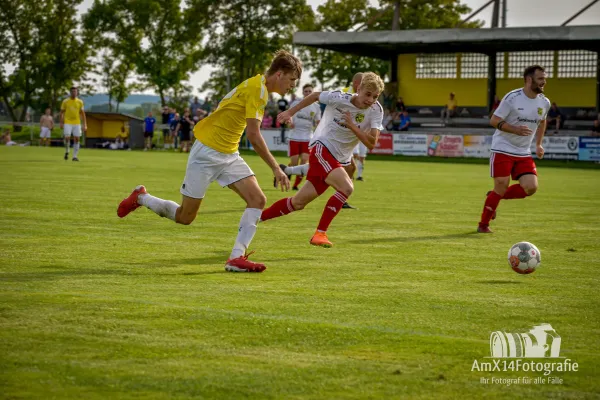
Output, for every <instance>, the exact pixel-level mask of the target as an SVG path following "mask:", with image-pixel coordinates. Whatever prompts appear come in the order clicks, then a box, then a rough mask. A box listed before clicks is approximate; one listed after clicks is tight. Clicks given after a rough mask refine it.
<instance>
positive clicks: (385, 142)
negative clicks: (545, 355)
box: [369, 133, 394, 155]
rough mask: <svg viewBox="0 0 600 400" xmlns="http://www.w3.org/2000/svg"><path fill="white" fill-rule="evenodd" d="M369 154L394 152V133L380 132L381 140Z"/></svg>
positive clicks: (390, 153) (389, 153)
mask: <svg viewBox="0 0 600 400" xmlns="http://www.w3.org/2000/svg"><path fill="white" fill-rule="evenodd" d="M369 154H388V155H392V154H394V135H393V134H391V133H381V134H379V141H378V142H377V145H376V146H375V148H374V149H373V150H370V151H369Z"/></svg>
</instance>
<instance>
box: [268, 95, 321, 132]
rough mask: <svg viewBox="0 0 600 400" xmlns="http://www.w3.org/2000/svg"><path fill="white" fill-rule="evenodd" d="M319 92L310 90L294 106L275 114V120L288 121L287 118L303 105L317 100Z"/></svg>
mask: <svg viewBox="0 0 600 400" xmlns="http://www.w3.org/2000/svg"><path fill="white" fill-rule="evenodd" d="M320 94H321V92H312V93H311V94H309V95H308V96H306V97H305V98H303V99H302V101H300V102H299V103H298V104H296V105H295V106H294V107H292V108H290V109H289V110H285V111H282V112H280V113H279V114H277V121H278V122H279V123H280V124H283V123H287V122H289V120H290V119H291V118H292V117H293V116H294V115H295V114H296V113H297V112H298V111H300V110H302V109H303V108H304V107H306V106H309V105H311V104H312V103H314V102H315V101H317V100H319V95H320Z"/></svg>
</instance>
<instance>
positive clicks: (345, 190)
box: [340, 186, 354, 198]
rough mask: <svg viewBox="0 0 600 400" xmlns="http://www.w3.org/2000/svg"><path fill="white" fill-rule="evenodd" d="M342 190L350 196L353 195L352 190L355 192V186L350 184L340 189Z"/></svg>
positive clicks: (345, 194)
mask: <svg viewBox="0 0 600 400" xmlns="http://www.w3.org/2000/svg"><path fill="white" fill-rule="evenodd" d="M340 192H341V193H342V194H343V195H344V196H346V197H347V198H348V197H350V196H351V195H352V192H354V188H353V187H352V186H348V187H345V188H343V189H342V190H340Z"/></svg>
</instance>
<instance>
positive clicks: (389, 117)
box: [382, 108, 392, 131]
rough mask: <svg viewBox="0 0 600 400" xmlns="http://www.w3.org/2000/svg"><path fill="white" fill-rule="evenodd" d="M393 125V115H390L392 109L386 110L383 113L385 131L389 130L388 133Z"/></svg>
mask: <svg viewBox="0 0 600 400" xmlns="http://www.w3.org/2000/svg"><path fill="white" fill-rule="evenodd" d="M391 123H392V114H391V113H390V109H389V108H386V109H384V111H383V123H382V125H383V129H387V130H388V131H389V130H391Z"/></svg>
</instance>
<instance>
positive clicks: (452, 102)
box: [442, 92, 458, 123]
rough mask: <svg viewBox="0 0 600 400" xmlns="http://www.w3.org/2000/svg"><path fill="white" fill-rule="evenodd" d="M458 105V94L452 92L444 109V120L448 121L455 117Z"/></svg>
mask: <svg viewBox="0 0 600 400" xmlns="http://www.w3.org/2000/svg"><path fill="white" fill-rule="evenodd" d="M457 107H458V102H457V101H456V96H455V95H454V93H453V92H450V97H449V98H448V102H447V103H446V105H445V106H444V108H443V109H442V122H445V123H448V118H453V117H454V116H455V115H456V108H457Z"/></svg>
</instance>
